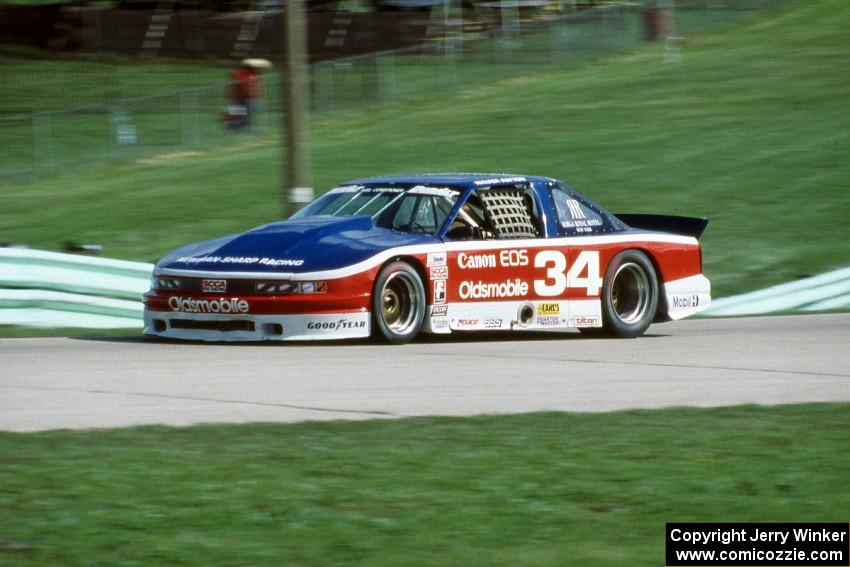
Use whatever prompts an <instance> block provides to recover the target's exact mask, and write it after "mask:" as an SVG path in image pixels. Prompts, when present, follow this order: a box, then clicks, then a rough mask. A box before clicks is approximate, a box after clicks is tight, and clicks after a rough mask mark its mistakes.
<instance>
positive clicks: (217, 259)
mask: <svg viewBox="0 0 850 567" xmlns="http://www.w3.org/2000/svg"><path fill="white" fill-rule="evenodd" d="M177 262H180V263H183V264H202V263H203V264H260V265H261V266H272V267H279V266H301V265H303V264H304V260H301V259H298V260H293V259H289V258H259V257H256V256H181V257H180V258H177Z"/></svg>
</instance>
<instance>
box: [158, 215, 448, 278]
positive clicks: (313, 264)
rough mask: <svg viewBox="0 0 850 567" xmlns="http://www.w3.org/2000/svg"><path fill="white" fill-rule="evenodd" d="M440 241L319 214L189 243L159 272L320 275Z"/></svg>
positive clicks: (164, 261)
mask: <svg viewBox="0 0 850 567" xmlns="http://www.w3.org/2000/svg"><path fill="white" fill-rule="evenodd" d="M437 242H439V239H437V238H435V237H433V236H430V235H426V234H410V233H402V232H397V231H394V230H389V229H386V228H379V227H375V226H373V224H372V219H371V218H370V217H331V216H319V217H310V218H306V219H299V220H287V221H281V222H275V223H272V224H267V225H264V226H260V227H257V228H255V229H252V230H249V231H248V232H244V233H242V234H236V235H231V236H226V237H223V238H217V239H214V240H207V241H204V242H198V243H195V244H189V245H187V246H183V247H182V248H179V249H177V250H175V251H174V252H172V253H171V254H169V255H168V256H166V257H165V258H163V259H162V260H160V261H159V262H158V263H157V265H156V270H157V273H159V272H161V271H162V270H197V271H204V272H268V273H277V272H285V273H303V272H315V271H321V270H333V269H337V268H342V267H345V266H350V265H352V264H356V263H358V262H361V261H363V260H366V259H367V258H369V257H371V256H374V255H375V254H377V253H379V252H381V251H383V250H386V249H387V248H393V247H396V246H405V245H410V244H429V243H437Z"/></svg>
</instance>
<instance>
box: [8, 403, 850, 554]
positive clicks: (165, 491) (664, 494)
mask: <svg viewBox="0 0 850 567" xmlns="http://www.w3.org/2000/svg"><path fill="white" fill-rule="evenodd" d="M848 410H850V407H848V406H847V405H846V404H845V405H831V404H823V405H821V404H818V405H799V406H780V407H752V406H746V407H733V408H721V409H668V410H658V411H629V412H620V413H612V414H561V413H547V414H526V415H516V416H508V417H475V418H462V419H461V418H457V419H456V418H451V419H450V418H417V419H404V420H392V421H368V422H329V423H303V424H293V425H270V424H258V425H244V426H199V427H191V428H184V429H172V428H165V427H143V428H133V429H123V430H108V431H79V432H71V431H58V432H48V433H39V434H9V433H2V434H0V454H2V455H4V457H3V460H2V462H0V474H1V475H2V478H3V482H2V483H0V518H2V520H0V563H4V564H8V563H9V562H11V563H14V564H16V565H48V564H49V565H60V564H61V565H139V564H143V565H152V564H157V565H164V564H169V565H179V564H183V565H272V564H276V565H353V564H358V565H402V564H403V565H496V564H500V565H505V564H510V565H564V564H571V565H586V566H594V565H600V566H606V567H610V566H612V565H624V566H625V565H628V566H641V565H647V566H650V565H662V564H663V548H664V544H663V533H664V532H663V530H664V522H668V521H826V520H829V521H837V520H836V519H841V518H843V517H844V516H845V515H846V512H847V510H848V509H850V493H848V491H847V490H846V472H847V470H848V466H850V457H848V455H847V452H846V451H845V450H844V448H845V446H846V440H847V434H846V432H847V430H848V428H850V411H848Z"/></svg>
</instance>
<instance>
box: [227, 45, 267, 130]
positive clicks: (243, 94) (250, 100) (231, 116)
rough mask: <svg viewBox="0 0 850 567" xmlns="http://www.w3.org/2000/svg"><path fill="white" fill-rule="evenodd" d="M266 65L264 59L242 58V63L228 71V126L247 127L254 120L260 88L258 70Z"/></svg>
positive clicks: (233, 127) (237, 128)
mask: <svg viewBox="0 0 850 567" xmlns="http://www.w3.org/2000/svg"><path fill="white" fill-rule="evenodd" d="M263 63H265V65H263ZM267 66H268V61H266V60H264V59H244V60H243V61H242V65H241V66H240V67H239V68H238V69H236V70H234V71H233V72H231V73H230V101H231V107H230V108H228V112H227V124H228V126H229V127H230V128H232V129H234V130H240V129H242V128H246V127H249V126H250V125H251V122H252V121H253V120H254V117H255V115H256V112H257V108H258V105H259V99H260V92H261V89H262V83H261V79H260V72H259V70H260V69H263V68H265V67H267Z"/></svg>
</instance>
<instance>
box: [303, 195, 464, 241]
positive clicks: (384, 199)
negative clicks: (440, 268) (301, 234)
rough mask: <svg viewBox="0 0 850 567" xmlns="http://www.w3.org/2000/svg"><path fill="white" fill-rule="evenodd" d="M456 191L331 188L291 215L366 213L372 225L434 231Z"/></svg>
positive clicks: (406, 230)
mask: <svg viewBox="0 0 850 567" xmlns="http://www.w3.org/2000/svg"><path fill="white" fill-rule="evenodd" d="M459 195H460V191H458V190H456V189H452V188H448V187H429V186H424V185H417V186H415V187H365V186H342V187H336V188H334V189H331V190H330V191H328V192H327V193H325V194H324V195H323V196H321V197H319V198H318V199H316V200H315V201H313V202H312V203H310V204H309V205H308V206H307V207H305V208H303V209H301V210H300V211H298V212H297V213H295V214H294V215H292V217H291V218H293V219H303V218H309V217H315V216H321V215H330V216H335V217H347V216H359V215H363V216H370V217H372V222H373V223H374V224H375V226H380V227H383V228H389V229H392V230H398V231H400V232H421V233H426V234H435V233H436V232H437V231H438V230H439V229H440V227H441V226H443V223H444V222H445V220H446V217H447V216H448V214H449V212H450V211H451V210H452V207H453V206H454V204H455V202H456V201H457V198H458V196H459Z"/></svg>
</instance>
